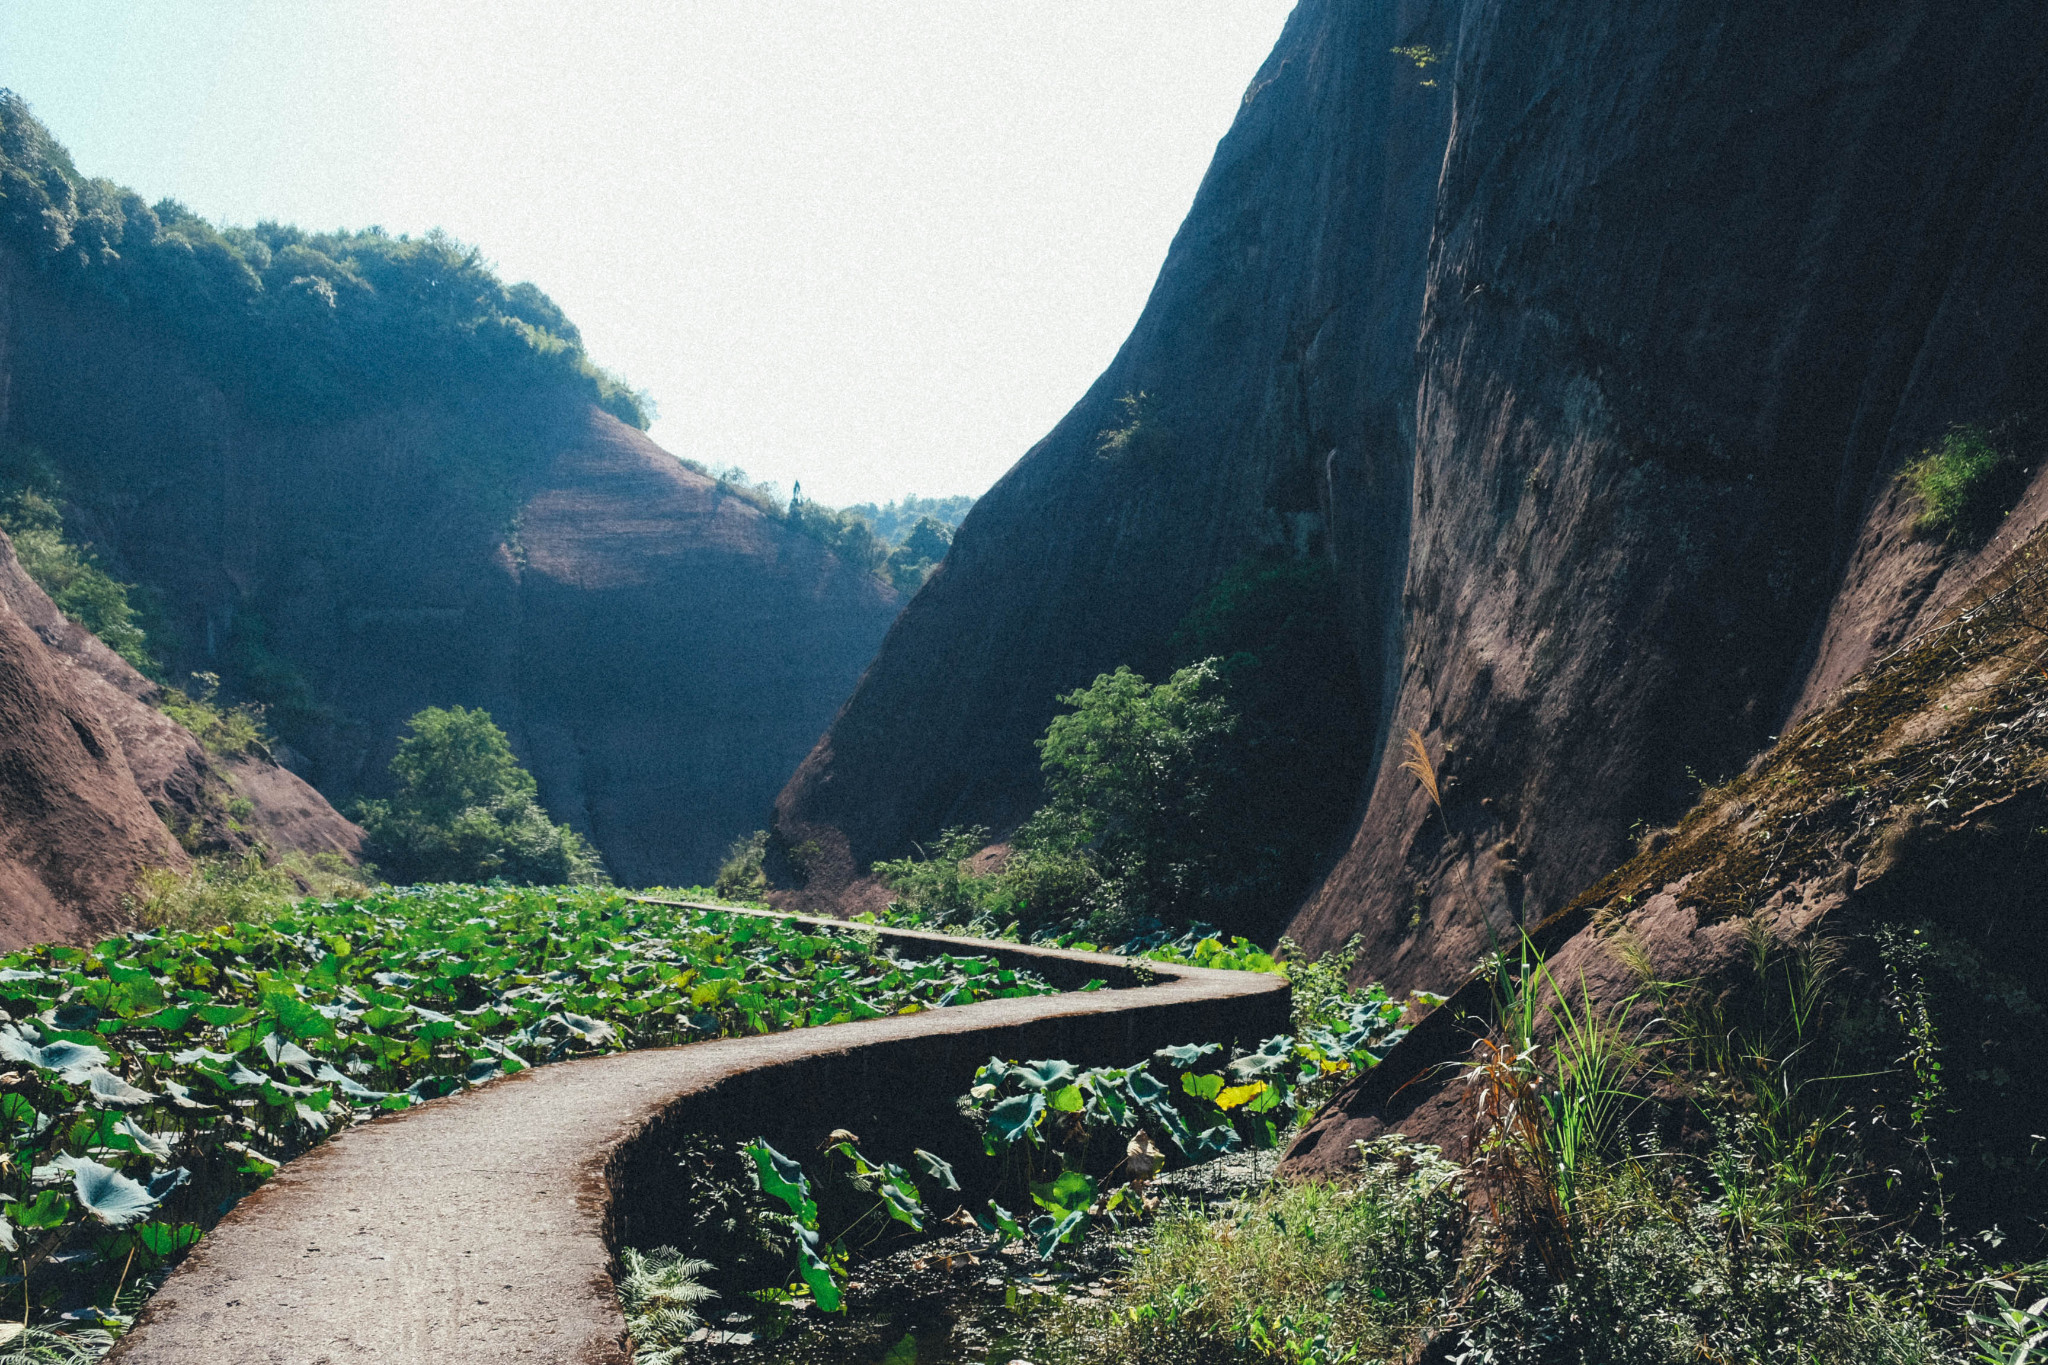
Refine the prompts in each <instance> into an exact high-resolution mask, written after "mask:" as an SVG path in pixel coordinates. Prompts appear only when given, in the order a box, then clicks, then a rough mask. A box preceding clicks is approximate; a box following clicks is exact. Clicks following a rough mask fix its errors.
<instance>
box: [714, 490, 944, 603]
mask: <svg viewBox="0 0 2048 1365" xmlns="http://www.w3.org/2000/svg"><path fill="white" fill-rule="evenodd" d="M684 463H686V464H688V465H690V466H691V467H692V468H693V469H696V470H697V471H698V472H699V473H701V474H706V475H709V476H710V477H711V478H713V479H715V480H716V481H717V485H718V491H719V492H720V493H721V494H723V495H725V496H727V497H734V498H738V499H740V501H742V502H745V503H747V504H749V505H750V506H753V507H756V508H759V509H760V510H761V511H762V512H763V513H764V514H766V515H767V516H770V517H773V518H775V519H776V520H778V521H780V522H782V523H783V524H784V525H785V526H788V527H789V528H790V529H791V530H793V531H795V532H797V533H798V534H800V535H805V536H809V537H810V538H811V539H812V540H815V541H817V542H818V543H819V544H820V545H823V546H824V547H825V548H826V549H828V550H830V551H831V552H832V553H833V554H834V555H835V556H837V557H838V559H839V560H840V562H841V563H844V564H847V565H850V566H851V567H853V568H855V569H859V570H865V571H866V572H868V573H872V574H874V575H875V576H876V577H878V578H880V579H882V580H883V581H884V582H886V583H888V584H889V585H890V586H892V587H894V588H895V589H896V590H897V591H898V592H903V593H911V592H916V591H917V590H918V589H919V588H920V587H922V586H923V585H924V581H925V579H927V578H929V577H931V574H932V570H933V569H935V568H937V567H938V565H939V561H940V560H942V559H944V558H945V557H946V551H947V550H948V549H949V548H951V546H952V544H953V528H954V527H955V526H956V525H958V524H959V521H960V519H961V518H962V517H964V516H966V515H967V509H968V508H969V507H971V506H972V505H973V504H974V499H972V498H966V497H960V498H918V497H906V498H904V499H903V501H902V502H900V503H895V502H892V503H889V504H888V505H887V506H886V507H885V508H882V509H880V510H879V511H878V510H877V509H876V507H875V505H874V504H873V503H858V504H856V505H854V506H852V507H827V506H826V505H825V504H823V503H821V502H813V501H812V500H811V499H809V498H806V497H805V496H804V495H803V485H802V484H801V483H799V484H798V485H797V486H796V488H795V489H794V490H792V492H791V493H790V497H789V501H788V502H787V503H785V502H784V501H783V500H782V490H781V489H780V488H779V487H778V486H777V485H776V484H774V483H770V482H765V481H757V480H755V479H753V478H751V477H749V476H748V474H747V471H746V470H744V469H741V468H740V467H739V466H738V465H724V466H720V467H717V468H706V467H705V466H703V465H700V464H698V463H697V462H696V461H694V460H686V461H684ZM912 507H918V508H928V509H931V510H930V511H925V512H919V513H918V514H917V515H916V516H914V517H910V519H909V520H908V521H906V520H904V518H905V517H907V516H909V511H908V509H910V508H912ZM949 516H950V518H951V520H947V519H946V518H947V517H949ZM885 526H886V527H887V530H886V531H885V530H884V529H883V527H885Z"/></svg>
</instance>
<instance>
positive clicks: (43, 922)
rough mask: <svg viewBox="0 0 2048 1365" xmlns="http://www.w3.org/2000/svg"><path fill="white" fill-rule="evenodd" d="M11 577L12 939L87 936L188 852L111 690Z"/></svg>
mask: <svg viewBox="0 0 2048 1365" xmlns="http://www.w3.org/2000/svg"><path fill="white" fill-rule="evenodd" d="M0 546H4V540H0ZM6 570H15V572H16V573H17V574H18V570H16V569H15V565H14V558H13V552H12V550H11V548H8V549H6V551H5V556H4V559H0V582H4V581H6V577H7V575H6V574H5V571H6ZM9 586H10V588H13V589H14V590H13V591H9V592H7V593H5V594H0V946H4V947H7V948H17V947H22V946H24V945H26V944H30V943H53V942H54V943H63V942H78V941H81V940H83V939H86V938H88V937H90V936H92V935H94V934H97V933H100V932H103V931H106V930H108V929H111V928H112V927H113V926H114V925H115V924H117V923H118V922H119V919H120V911H121V897H122V895H123V894H124V893H125V892H126V891H127V890H128V889H129V887H130V886H131V885H132V884H133V882H134V880H135V877H136V875H137V874H138V873H139V872H140V871H141V870H142V869H143V868H145V867H161V866H168V867H183V866H185V865H186V857H185V852H184V850H183V849H181V848H180V847H179V846H178V843H177V841H176V840H175V839H173V838H172V837H171V835H170V831H169V830H167V829H166V828H165V827H164V823H163V821H161V820H160V819H158V818H157V813H156V811H155V810H154V809H152V808H151V805H150V800H149V797H148V796H147V795H146V794H145V792H144V791H143V787H142V783H141V781H140V780H139V779H138V777H137V775H136V773H135V770H134V769H133V768H132V767H131V766H130V765H129V762H128V757H127V753H126V746H125V745H124V744H123V743H122V740H121V738H120V736H119V735H118V734H117V732H116V727H115V726H114V725H113V724H112V723H110V721H109V719H108V717H107V715H106V712H105V710H103V707H104V706H105V704H106V701H107V697H106V695H105V693H100V694H98V695H87V694H86V693H85V690H84V689H81V688H80V687H79V686H78V682H79V679H78V675H77V672H76V670H74V669H72V668H71V667H69V666H68V665H67V663H66V662H65V661H64V660H63V659H62V657H61V656H59V655H58V654H56V652H55V651H53V650H51V649H50V648H49V646H47V645H46V644H44V642H43V640H42V638H41V637H40V636H39V635H38V634H37V633H36V631H35V629H34V628H33V626H32V625H31V624H30V623H29V622H28V621H26V620H24V619H23V618H22V615H21V613H20V612H19V611H17V610H16V609H15V606H14V603H15V601H16V600H18V597H19V595H20V594H19V588H18V585H16V584H9ZM29 587H30V590H31V591H33V585H32V584H31V585H29ZM37 595H38V596H40V594H37ZM43 605H44V606H48V599H43ZM166 723H167V724H168V722H166Z"/></svg>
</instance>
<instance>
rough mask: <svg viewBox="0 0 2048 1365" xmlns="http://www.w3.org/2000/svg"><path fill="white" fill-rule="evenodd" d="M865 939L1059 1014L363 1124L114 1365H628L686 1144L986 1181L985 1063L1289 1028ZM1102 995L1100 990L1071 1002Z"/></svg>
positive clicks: (790, 1048) (795, 1040)
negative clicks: (634, 1262) (976, 1083)
mask: <svg viewBox="0 0 2048 1365" xmlns="http://www.w3.org/2000/svg"><path fill="white" fill-rule="evenodd" d="M707 908H718V909H725V908H728V907H707ZM740 913H745V912H740ZM775 918H792V917H787V916H775ZM793 918H798V919H802V920H803V922H805V923H811V924H819V925H824V926H828V927H832V928H838V929H846V928H850V927H859V926H849V925H847V924H845V923H844V922H842V921H838V920H817V919H805V918H804V917H801V916H797V917H793ZM877 932H878V933H879V934H880V936H881V937H882V938H883V939H884V940H885V941H889V942H893V943H899V944H901V945H902V946H903V947H904V948H906V949H911V950H914V951H917V952H919V953H922V954H925V955H929V954H931V953H934V952H953V953H969V952H972V953H983V954H988V955H990V956H994V957H997V958H999V959H1001V960H1002V961H1003V962H1004V964H1005V965H1008V966H1029V967H1030V968H1031V969H1032V970H1034V971H1037V972H1039V973H1041V974H1043V975H1045V976H1046V977H1047V978H1048V979H1050V980H1052V981H1053V983H1054V984H1055V985H1059V986H1062V987H1066V988H1068V989H1069V991H1070V993H1068V994H1063V995H1050V996H1037V997H1033V998H1030V999H1024V1000H991V1001H985V1002H983V1003H981V1004H976V1005H962V1006H955V1007H952V1008H949V1009H943V1010H930V1011H926V1012H923V1013H920V1014H912V1015H898V1016H894V1017H891V1018H887V1019H873V1020H865V1021H862V1022H858V1023H848V1024H832V1025H827V1026H824V1027H821V1028H808V1029H798V1030H794V1031H791V1032H787V1033H775V1034H768V1035H765V1036H762V1037H754V1038H728V1039H721V1040H718V1041H714V1042H706V1043H694V1044H690V1045H688V1046H683V1047H671V1048H653V1049H649V1050H647V1051H643V1052H625V1053H616V1054H612V1055H610V1056H605V1057H593V1058H587V1059H584V1060H580V1061H568V1062H557V1063H554V1064H552V1065H549V1066H542V1067H536V1068H534V1069H532V1070H529V1071H524V1072H521V1073H519V1074H518V1075H516V1076H511V1077H508V1078H506V1079H503V1080H499V1081H494V1082H492V1083H491V1084H489V1085H487V1086H484V1087H483V1088H481V1089H478V1090H473V1091H469V1092H467V1093H464V1094H458V1095H451V1096H449V1097H447V1098H446V1099H441V1100H436V1101H433V1102H432V1103H429V1104H425V1105H422V1106H419V1107H418V1108H416V1109H411V1110H407V1111H405V1112H403V1113H398V1114H392V1115H390V1116H388V1117H385V1118H380V1119H376V1120H373V1121H372V1122H369V1123H366V1124H363V1125H362V1126H360V1127H357V1128H353V1129H351V1130H349V1131H348V1132H346V1133H343V1134H341V1135H340V1136H338V1137H336V1138H334V1139H333V1140H332V1141H329V1142H327V1143H324V1144H323V1145H321V1146H320V1147H318V1148H316V1149H314V1150H313V1151H311V1152H309V1153H307V1154H306V1155H305V1156H302V1157H300V1158H299V1159H298V1160H296V1161H293V1162H292V1163H290V1164H289V1165H287V1166H286V1167H285V1168H284V1169H283V1170H282V1171H280V1172H279V1173H278V1174H277V1175H276V1176H275V1177H273V1178H272V1179H271V1180H270V1181H269V1182H268V1183H267V1184H265V1185H264V1186H263V1187H262V1188H261V1189H259V1190H257V1191H256V1192H255V1193H254V1194H251V1195H250V1196H249V1197H248V1198H246V1199H244V1200H243V1201H242V1202H241V1203H240V1204H238V1205H237V1206H236V1207H235V1209H234V1210H233V1211H232V1212H231V1213H229V1214H228V1216H227V1217H226V1218H224V1219H223V1220H222V1221H221V1223H220V1225H219V1226H218V1227H216V1228H215V1229H214V1230H213V1231H212V1232H211V1233H209V1234H208V1235H207V1237H206V1238H205V1240H204V1241H202V1242H201V1243H200V1244H199V1245H198V1247H196V1248H195V1249H194V1250H193V1252H192V1254H191V1256H190V1257H189V1258H187V1259H186V1261H185V1262H184V1264H182V1265H180V1266H179V1267H178V1268H177V1270H176V1271H174V1272H173V1273H172V1275H171V1276H170V1278H169V1280H167V1281H166V1282H165V1284H164V1287H163V1288H162V1289H161V1290H160V1291H159V1292H158V1293H157V1295H156V1297H155V1298H154V1299H152V1300H151V1302H150V1304H149V1307H148V1308H147V1309H146V1310H145V1311H144V1312H143V1314H142V1317H141V1319H140V1321H139V1322H138V1323H137V1325H136V1327H135V1330H134V1331H132V1332H131V1333H130V1334H129V1335H128V1336H127V1337H125V1338H124V1339H123V1340H122V1341H121V1342H120V1344H119V1345H117V1346H116V1347H115V1349H114V1352H113V1354H112V1355H111V1356H109V1357H108V1359H109V1361H112V1362H119V1365H357V1363H358V1362H380V1365H395V1363H396V1362H407V1363H408V1365H410V1363H411V1362H419V1363H420V1365H472V1363H474V1365H486V1362H488V1363H489V1365H499V1363H500V1362H518V1363H519V1365H572V1363H573V1365H625V1363H626V1362H627V1361H628V1356H627V1353H626V1350H625V1346H624V1335H625V1321H624V1319H623V1317H622V1316H621V1315H620V1313H619V1308H618V1303H617V1300H616V1299H615V1298H614V1297H613V1294H612V1281H611V1276H610V1270H611V1267H612V1264H613V1256H614V1252H615V1250H616V1248H617V1247H619V1246H621V1245H638V1246H652V1245H658V1244H660V1243H661V1242H662V1241H664V1240H666V1238H665V1237H664V1231H665V1229H666V1228H667V1227H669V1226H672V1225H673V1219H674V1215H675V1213H676V1210H677V1201H678V1199H679V1198H680V1196H681V1190H680V1188H679V1186H680V1182H678V1181H675V1180H673V1179H672V1178H671V1173H672V1172H673V1171H674V1169H675V1166H676V1158H675V1155H674V1152H675V1150H676V1148H675V1146H674V1139H675V1138H676V1137H677V1136H679V1135H681V1134H683V1133H687V1132H691V1131H709V1132H714V1133H719V1134H723V1135H727V1136H731V1137H748V1136H753V1135H755V1134H756V1133H758V1134H761V1135H764V1136H766V1137H768V1139H769V1140H770V1141H771V1142H774V1143H775V1144H776V1145H777V1146H778V1147H781V1148H782V1149H783V1150H785V1151H790V1152H806V1153H807V1152H809V1151H811V1150H813V1149H814V1148H815V1147H816V1146H817V1145H818V1140H819V1139H820V1138H821V1137H822V1136H823V1135H824V1134H825V1133H827V1132H830V1131H831V1130H832V1129H833V1128H836V1127H847V1128H851V1129H852V1130H853V1131H855V1132H857V1133H859V1134H860V1135H861V1137H862V1140H863V1146H864V1147H865V1148H866V1149H867V1150H869V1151H870V1152H872V1153H874V1154H876V1155H878V1156H881V1155H887V1156H890V1157H899V1156H901V1155H902V1154H904V1153H907V1152H908V1150H909V1149H910V1148H911V1147H912V1146H921V1147H925V1148H928V1149H932V1150H935V1151H938V1152H939V1153H940V1154H942V1155H945V1156H948V1157H949V1158H950V1159H954V1160H956V1164H959V1163H964V1164H965V1165H966V1167H967V1168H968V1169H969V1170H972V1169H974V1168H975V1167H976V1165H977V1164H978V1163H979V1162H980V1161H982V1160H983V1159H984V1158H982V1156H981V1151H980V1147H979V1144H978V1143H977V1142H976V1141H975V1140H974V1136H973V1133H972V1131H971V1130H970V1129H969V1127H968V1125H967V1124H966V1123H965V1121H964V1120H962V1119H961V1118H960V1117H959V1115H958V1113H957V1111H956V1110H955V1108H954V1101H955V1098H956V1097H957V1096H958V1095H959V1094H961V1093H962V1092H963V1091H964V1090H965V1089H966V1086H967V1082H968V1081H969V1079H970V1078H971V1077H972V1075H973V1073H974V1069H975V1068H976V1067H977V1066H978V1065H980V1064H981V1063H982V1062H984V1061H986V1060H987V1059H988V1058H989V1056H991V1055H992V1054H993V1055H1001V1056H1004V1057H1068V1058H1071V1059H1073V1060H1075V1061H1079V1062H1084V1063H1087V1064H1090V1065H1122V1064H1126V1063H1129V1062H1135V1061H1137V1060H1139V1059H1140V1058H1142V1057H1145V1056H1148V1055H1150V1053H1151V1052H1152V1051H1153V1050H1154V1049H1156V1048H1159V1047H1163V1046H1166V1045H1168V1044H1172V1043H1183V1042H1191V1041H1197V1040H1200V1041H1210V1040H1219V1041H1230V1040H1245V1041H1250V1040H1254V1039H1259V1038H1264V1037H1267V1036H1270V1035H1272V1034H1274V1033H1280V1032H1284V1031H1286V1028H1287V1018H1288V987H1287V983H1286V982H1285V981H1284V980H1282V979H1281V978H1279V977H1274V976H1265V975H1259V974H1254V973H1248V972H1221V971H1208V970H1203V969H1200V968H1192V967H1174V966H1167V965H1165V964H1162V963H1148V964H1145V966H1144V967H1142V968H1137V969H1134V968H1133V967H1132V966H1131V965H1130V964H1129V963H1128V962H1127V961H1126V960H1125V959H1122V958H1116V957H1110V956H1106V955H1103V954H1097V953H1070V952H1058V951H1053V950H1050V949H1038V948H1024V947H1020V946H1019V945H1017V944H1014V943H997V942H991V941H989V940H985V939H969V938H955V937H951V936H949V935H944V934H929V933H919V932H913V931H908V930H878V931H877ZM1147 977H1150V978H1152V979H1153V980H1154V981H1155V982H1156V984H1149V985H1146V984H1142V982H1143V980H1144V979H1145V978H1147ZM1090 978H1102V979H1104V980H1105V981H1107V982H1108V985H1109V989H1104V990H1097V991H1089V992H1085V993H1081V992H1072V988H1073V987H1078V986H1080V985H1082V984H1083V983H1084V982H1085V981H1087V980H1088V979H1090Z"/></svg>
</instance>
